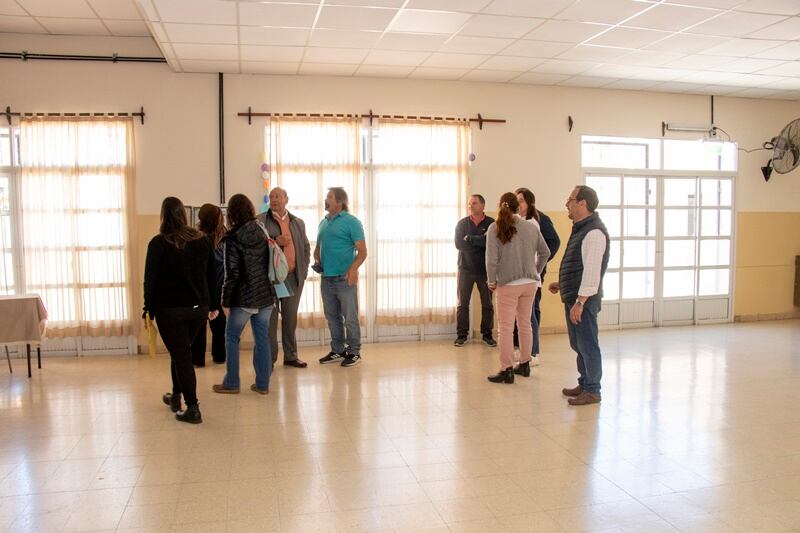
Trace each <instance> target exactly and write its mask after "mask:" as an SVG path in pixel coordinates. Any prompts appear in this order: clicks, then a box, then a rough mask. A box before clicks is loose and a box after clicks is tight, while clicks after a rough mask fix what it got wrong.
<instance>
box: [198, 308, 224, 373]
mask: <svg viewBox="0 0 800 533" xmlns="http://www.w3.org/2000/svg"><path fill="white" fill-rule="evenodd" d="M227 322H228V320H227V319H226V318H225V313H224V312H223V311H221V310H220V312H219V314H218V315H217V318H215V319H214V320H209V321H208V325H209V326H210V327H211V358H212V359H214V362H215V363H224V362H225V324H227ZM206 331H207V328H206V323H205V322H203V325H202V326H201V327H200V330H199V331H198V332H197V337H195V339H194V341H193V342H192V363H193V364H194V366H206Z"/></svg>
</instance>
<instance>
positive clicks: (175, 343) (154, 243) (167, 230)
mask: <svg viewBox="0 0 800 533" xmlns="http://www.w3.org/2000/svg"><path fill="white" fill-rule="evenodd" d="M216 279H217V272H216V264H215V262H214V253H213V250H212V248H211V243H210V241H209V240H208V239H205V238H203V234H202V233H200V232H199V231H197V230H196V229H194V228H192V227H190V226H189V225H188V224H187V222H186V209H185V208H184V206H183V202H181V201H180V200H179V199H178V198H175V197H174V196H169V197H167V198H164V201H163V202H162V203H161V228H160V230H159V233H158V235H156V236H155V237H153V238H152V239H151V240H150V243H149V244H148V245H147V259H146V261H145V268H144V312H145V313H147V314H149V315H150V317H151V318H155V320H156V324H157V325H158V330H159V332H160V333H161V339H162V340H163V341H164V346H166V348H167V350H168V351H169V356H170V361H171V364H170V366H171V370H172V392H171V393H167V394H165V395H164V397H163V400H164V403H166V404H167V405H169V406H170V409H172V411H173V412H174V413H175V418H177V419H178V420H180V421H181V422H189V423H191V424H199V423H201V422H202V421H203V417H202V415H201V414H200V408H199V406H198V402H197V378H196V376H195V373H194V367H193V366H192V341H193V340H194V338H195V337H196V335H197V330H198V329H200V327H201V326H202V325H203V323H204V322H205V321H206V320H207V319H212V318H214V317H215V316H216V313H217V311H215V310H214V309H216V308H218V307H219V297H218V296H217V297H216V298H215V297H214V288H215V286H216ZM181 396H183V400H184V401H185V402H186V409H184V410H181Z"/></svg>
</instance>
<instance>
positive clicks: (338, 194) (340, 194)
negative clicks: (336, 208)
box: [328, 187, 349, 211]
mask: <svg viewBox="0 0 800 533" xmlns="http://www.w3.org/2000/svg"><path fill="white" fill-rule="evenodd" d="M328 190H329V191H331V192H332V193H333V197H334V198H336V201H337V202H339V203H340V204H342V211H348V209H347V204H348V203H349V200H348V199H347V191H345V190H344V187H328Z"/></svg>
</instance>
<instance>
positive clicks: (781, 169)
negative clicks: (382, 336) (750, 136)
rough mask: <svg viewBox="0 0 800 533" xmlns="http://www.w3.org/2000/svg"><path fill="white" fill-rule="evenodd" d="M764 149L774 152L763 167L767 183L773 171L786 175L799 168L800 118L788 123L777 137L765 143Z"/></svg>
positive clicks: (762, 170) (762, 171)
mask: <svg viewBox="0 0 800 533" xmlns="http://www.w3.org/2000/svg"><path fill="white" fill-rule="evenodd" d="M763 147H764V149H766V150H772V157H771V158H770V160H769V161H768V162H767V165H766V166H764V167H761V173H762V174H763V175H764V180H765V181H769V177H770V175H771V174H772V169H775V171H776V172H777V173H778V174H786V173H787V172H791V171H792V170H794V169H795V168H797V165H799V164H800V118H797V119H794V120H793V121H791V122H790V123H788V124H787V125H786V126H785V127H784V128H783V129H782V130H781V132H780V133H779V134H778V136H777V137H773V138H772V139H770V140H769V141H767V142H765V143H764V144H763Z"/></svg>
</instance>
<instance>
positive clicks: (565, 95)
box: [0, 40, 800, 214]
mask: <svg viewBox="0 0 800 533" xmlns="http://www.w3.org/2000/svg"><path fill="white" fill-rule="evenodd" d="M1 44H2V41H1V40H0V45H1ZM3 48H6V47H3ZM0 72H1V73H2V74H0V107H3V108H4V107H5V106H6V105H10V106H11V107H12V108H13V109H14V110H18V111H51V112H53V111H132V110H138V108H139V106H140V105H143V106H144V108H145V112H146V113H147V117H146V119H145V124H144V126H137V127H136V151H137V180H138V181H137V191H138V194H137V202H138V212H139V213H140V214H155V213H157V212H158V207H159V204H160V201H161V199H162V198H163V197H164V196H166V195H170V194H174V195H177V196H180V197H181V198H182V199H183V200H184V201H185V202H186V203H188V204H199V203H202V202H206V201H211V202H214V201H216V200H217V199H218V195H219V193H218V161H217V155H218V148H217V76H216V74H175V73H173V72H171V71H170V69H169V67H168V66H166V65H164V64H111V63H81V62H49V61H48V62H45V61H29V62H21V61H18V60H0ZM248 106H251V107H252V108H253V110H254V111H273V112H334V113H339V112H342V113H365V112H367V111H369V109H372V110H373V111H374V112H376V113H380V114H436V115H442V114H446V115H457V116H476V115H477V113H481V114H482V115H483V116H484V117H491V118H504V119H506V120H507V121H508V123H507V124H504V125H496V124H488V125H485V126H484V129H483V131H479V130H478V128H477V125H475V126H474V128H473V130H474V152H475V153H476V155H477V159H476V161H475V163H474V164H473V167H472V174H473V180H472V184H471V188H472V190H473V191H476V192H480V193H482V194H484V195H485V196H486V197H487V199H488V200H489V202H490V204H493V203H494V201H495V199H496V198H497V197H499V195H500V194H501V193H502V192H504V191H506V190H510V189H513V188H515V187H518V186H523V185H524V186H528V187H530V188H532V189H533V190H534V192H535V193H536V194H537V200H538V205H539V207H540V208H542V209H544V210H546V211H558V210H560V209H561V208H562V204H563V201H564V199H565V198H566V196H567V194H568V192H569V190H570V188H571V186H572V185H573V184H575V183H578V182H580V180H581V173H580V157H579V155H580V154H579V142H580V135H581V134H602V135H626V136H643V137H658V136H660V135H661V121H662V120H665V121H675V122H690V123H704V122H708V121H709V98H708V97H706V96H693V95H680V94H664V93H644V92H637V91H608V90H599V89H583V88H562V87H537V86H524V85H495V84H488V83H462V82H445V81H441V82H439V81H420V80H381V79H362V78H319V77H317V78H315V77H291V76H253V75H226V76H225V131H226V139H225V154H226V176H227V186H226V187H227V189H226V190H227V195H228V196H230V195H231V194H233V193H234V192H245V193H247V194H249V195H250V196H251V197H252V198H253V199H254V200H256V199H258V198H259V196H260V181H259V178H260V172H259V168H258V167H259V165H260V163H261V148H262V133H263V124H264V119H260V120H254V123H253V125H252V126H248V125H247V120H246V119H244V118H239V117H237V116H236V113H237V112H240V111H246V110H247V107H248ZM568 115H572V117H573V119H574V120H575V128H574V129H573V131H572V133H569V132H568V131H567V116H568ZM798 116H800V102H786V101H776V100H753V99H741V98H717V99H716V123H717V124H718V125H719V126H721V127H722V128H724V129H725V130H727V131H728V132H729V133H730V134H731V136H732V138H733V140H735V141H738V142H739V143H740V145H741V146H742V147H746V148H752V147H756V146H759V145H760V144H761V143H762V142H763V141H764V140H767V139H769V138H771V137H772V136H774V135H776V134H777V133H778V132H779V131H780V129H781V128H782V127H783V126H784V125H785V124H786V123H787V122H789V121H790V120H792V119H794V118H797V117H798ZM767 159H768V155H767V152H755V153H753V154H745V153H743V152H740V175H739V181H738V185H737V201H738V209H739V210H740V211H776V212H779V211H797V210H798V207H797V206H798V205H799V204H800V186H798V181H797V179H798V172H800V171H795V172H793V173H791V174H788V175H777V174H773V178H772V180H771V181H770V182H769V183H768V184H767V183H764V180H763V179H762V178H761V173H760V170H759V167H760V166H761V165H763V164H764V163H765V162H766V161H767Z"/></svg>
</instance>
